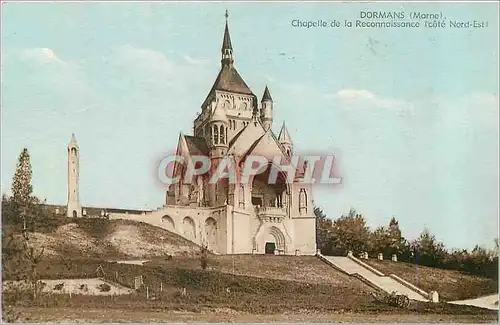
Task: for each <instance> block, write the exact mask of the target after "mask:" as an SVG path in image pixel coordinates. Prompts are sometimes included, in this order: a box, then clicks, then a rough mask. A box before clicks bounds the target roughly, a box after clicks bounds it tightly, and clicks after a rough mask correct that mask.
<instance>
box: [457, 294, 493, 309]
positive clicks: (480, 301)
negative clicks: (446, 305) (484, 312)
mask: <svg viewBox="0 0 500 325" xmlns="http://www.w3.org/2000/svg"><path fill="white" fill-rule="evenodd" d="M450 304H455V305H469V306H476V307H480V308H486V309H492V310H498V293H497V294H494V295H489V296H485V297H479V298H476V299H468V300H459V301H452V302H450Z"/></svg>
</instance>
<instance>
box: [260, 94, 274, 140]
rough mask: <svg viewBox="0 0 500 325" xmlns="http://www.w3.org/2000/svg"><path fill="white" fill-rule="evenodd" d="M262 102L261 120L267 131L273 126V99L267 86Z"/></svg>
mask: <svg viewBox="0 0 500 325" xmlns="http://www.w3.org/2000/svg"><path fill="white" fill-rule="evenodd" d="M260 102H261V108H260V120H261V121H262V125H263V126H264V129H265V130H266V131H267V130H269V129H270V128H271V126H272V125H273V99H272V97H271V93H270V92H269V88H267V86H266V89H265V90H264V95H263V96H262V100H261V101H260Z"/></svg>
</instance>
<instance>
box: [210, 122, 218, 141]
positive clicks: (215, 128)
mask: <svg viewBox="0 0 500 325" xmlns="http://www.w3.org/2000/svg"><path fill="white" fill-rule="evenodd" d="M212 141H213V144H218V143H219V127H218V126H217V125H214V137H213V139H212Z"/></svg>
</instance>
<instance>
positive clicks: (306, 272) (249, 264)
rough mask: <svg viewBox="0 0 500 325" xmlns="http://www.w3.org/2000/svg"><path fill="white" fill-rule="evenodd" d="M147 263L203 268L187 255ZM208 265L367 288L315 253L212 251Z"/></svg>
mask: <svg viewBox="0 0 500 325" xmlns="http://www.w3.org/2000/svg"><path fill="white" fill-rule="evenodd" d="M145 265H146V266H152V267H161V268H165V269H172V268H183V269H199V268H200V261H199V260H198V259H196V258H192V257H187V256H185V257H175V258H173V259H172V260H161V259H156V260H155V259H153V260H151V261H150V262H147V263H145ZM208 267H209V268H210V269H213V270H217V271H219V272H222V273H229V274H234V275H242V276H252V277H258V278H268V279H275V280H287V281H298V282H304V283H311V284H346V285H350V286H352V287H353V288H358V289H359V290H364V287H365V286H364V284H363V283H362V282H360V281H359V280H357V279H355V278H353V277H350V276H348V275H345V274H343V273H341V272H339V271H337V270H335V269H333V268H332V267H330V266H328V265H327V264H326V263H324V262H322V261H321V260H320V259H318V258H317V257H315V256H287V255H278V256H274V255H251V254H249V255H247V254H242V255H212V256H210V258H209V261H208ZM360 284H362V286H360Z"/></svg>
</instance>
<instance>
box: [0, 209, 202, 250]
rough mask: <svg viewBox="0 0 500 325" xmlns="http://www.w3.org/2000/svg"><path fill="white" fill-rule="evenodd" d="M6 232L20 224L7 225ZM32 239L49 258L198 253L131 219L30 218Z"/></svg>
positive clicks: (184, 242)
mask: <svg viewBox="0 0 500 325" xmlns="http://www.w3.org/2000/svg"><path fill="white" fill-rule="evenodd" d="M4 227H6V228H7V229H6V232H7V233H8V232H9V231H12V230H13V229H14V228H16V227H17V228H18V229H17V230H18V232H19V225H18V224H10V225H5V226H4ZM28 231H29V233H28V235H29V240H30V242H31V243H32V244H33V245H34V246H35V247H37V248H43V249H44V255H45V257H46V258H57V257H61V256H65V257H68V258H80V259H85V258H98V259H132V258H150V257H155V256H165V255H173V256H177V255H194V254H196V253H197V252H198V251H199V247H198V246H197V245H196V244H194V243H193V242H191V241H189V240H187V239H185V238H183V237H181V236H179V235H177V234H174V233H172V232H169V231H167V230H165V229H162V228H158V227H154V226H152V225H150V224H147V223H142V222H136V221H131V220H106V219H86V218H82V219H70V218H48V219H43V220H40V219H31V220H28Z"/></svg>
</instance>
